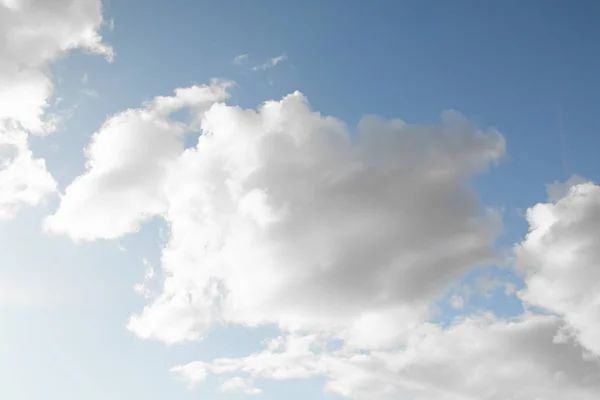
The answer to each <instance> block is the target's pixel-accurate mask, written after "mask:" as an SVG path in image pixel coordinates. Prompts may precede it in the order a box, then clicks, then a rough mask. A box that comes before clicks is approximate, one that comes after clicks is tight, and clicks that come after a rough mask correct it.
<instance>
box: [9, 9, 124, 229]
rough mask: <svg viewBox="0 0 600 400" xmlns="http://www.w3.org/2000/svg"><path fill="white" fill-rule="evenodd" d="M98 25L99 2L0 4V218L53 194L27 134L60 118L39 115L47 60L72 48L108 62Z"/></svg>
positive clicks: (46, 92) (48, 88)
mask: <svg viewBox="0 0 600 400" xmlns="http://www.w3.org/2000/svg"><path fill="white" fill-rule="evenodd" d="M101 24H102V8H101V2H100V1H99V0H64V1H45V0H32V1H23V0H2V1H0V147H2V149H1V150H0V164H1V167H0V175H1V178H0V218H6V217H12V216H14V215H15V214H16V212H17V210H18V209H19V207H20V205H22V204H30V205H35V204H38V203H39V202H40V201H41V200H42V198H43V197H44V196H46V195H47V194H49V193H52V192H54V189H55V183H54V180H53V179H52V177H51V176H50V174H49V173H48V172H47V171H46V167H45V163H44V160H40V159H35V158H34V157H33V156H32V154H31V151H30V150H29V148H28V145H27V135H28V134H31V133H33V134H38V135H44V134H47V133H49V132H51V131H53V130H54V129H56V127H57V123H58V120H59V119H60V115H48V114H46V113H45V110H46V108H47V107H48V105H49V99H50V96H51V94H52V79H51V76H50V71H49V65H50V64H51V63H52V62H53V61H55V60H56V59H57V58H58V57H60V56H61V55H64V54H65V53H67V52H68V51H70V50H73V49H76V48H79V49H84V50H88V51H90V52H93V53H97V54H102V55H104V56H105V57H106V58H108V59H112V57H113V51H112V48H111V47H110V46H108V45H106V44H104V43H103V42H102V38H101V37H100V36H99V34H98V32H97V30H98V28H99V27H100V25H101ZM9 148H12V149H13V150H7V149H9ZM7 152H9V153H14V154H16V155H14V154H13V155H14V156H6V154H7Z"/></svg>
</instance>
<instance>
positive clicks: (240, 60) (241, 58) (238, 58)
mask: <svg viewBox="0 0 600 400" xmlns="http://www.w3.org/2000/svg"><path fill="white" fill-rule="evenodd" d="M246 61H248V54H240V55H238V56H235V57H234V59H233V63H234V64H236V65H241V64H243V63H245V62H246Z"/></svg>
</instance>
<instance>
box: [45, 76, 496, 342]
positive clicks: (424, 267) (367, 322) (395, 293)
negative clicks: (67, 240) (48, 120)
mask: <svg viewBox="0 0 600 400" xmlns="http://www.w3.org/2000/svg"><path fill="white" fill-rule="evenodd" d="M215 93H218V95H217V96H215V95H214V94H215ZM225 93H226V92H225V89H224V87H223V86H219V85H215V84H213V85H211V86H204V87H193V88H188V89H180V90H178V91H177V93H176V94H175V96H170V97H159V98H156V99H154V100H153V101H152V102H150V103H149V104H147V105H146V106H145V107H144V108H141V109H137V110H127V111H125V112H123V113H121V114H118V115H116V116H113V117H111V118H110V119H109V120H108V121H107V122H106V123H105V124H104V126H103V127H102V128H101V129H100V130H99V131H98V132H97V133H96V134H95V135H94V136H93V138H92V141H91V143H90V145H89V147H88V149H87V151H86V154H87V157H88V169H87V172H86V173H85V174H83V175H82V176H80V177H79V178H77V179H76V180H75V181H74V182H73V183H72V185H70V186H69V187H68V188H67V190H66V192H65V195H64V196H63V198H62V200H61V205H60V208H59V209H58V211H57V212H56V214H55V215H53V216H51V217H50V218H49V219H48V220H47V224H46V226H47V227H48V229H50V230H51V231H53V232H56V233H64V234H67V235H69V236H71V237H72V238H73V239H75V240H79V239H86V240H87V239H95V238H116V237H118V236H121V235H123V234H125V233H127V232H132V231H135V230H136V229H137V228H138V226H139V224H140V223H141V222H142V221H144V220H146V219H148V218H150V217H151V216H153V215H159V216H161V217H163V218H164V219H165V220H166V222H167V223H168V226H169V228H170V237H169V240H168V243H167V244H166V246H165V248H164V249H163V254H162V268H163V269H164V272H163V274H162V275H163V276H164V277H165V278H164V279H165V280H164V284H163V292H162V293H161V294H160V295H159V296H158V297H157V298H156V299H155V301H154V302H153V303H152V304H150V305H149V306H147V307H146V308H145V309H144V310H143V311H142V312H141V313H140V314H139V315H135V316H133V317H132V319H131V321H130V323H129V325H128V327H129V329H130V330H131V331H133V332H135V333H136V334H137V335H139V336H140V337H142V338H154V339H159V340H162V341H165V342H167V343H175V342H181V341H184V340H194V339H198V338H200V337H202V335H203V333H204V332H205V331H206V329H208V328H209V327H210V326H211V325H212V324H214V323H215V322H221V321H223V322H228V323H236V324H242V325H246V326H257V325H261V324H277V325H278V326H280V327H281V328H282V329H283V330H286V331H297V330H305V329H311V330H318V331H323V332H328V334H330V335H333V336H335V337H337V338H340V339H342V340H345V341H346V342H347V343H348V344H349V345H353V346H356V347H367V348H370V347H374V348H377V347H381V346H389V345H392V344H394V343H396V342H397V341H398V340H399V339H400V338H402V337H403V335H405V334H406V332H407V330H408V329H409V327H410V326H412V325H414V324H417V323H419V322H420V321H421V320H422V319H424V318H427V317H428V316H429V315H430V314H431V312H432V307H431V300H432V299H433V298H436V297H437V296H438V295H439V294H440V292H441V291H443V290H445V289H447V287H448V285H449V283H451V282H453V281H454V280H455V279H456V278H457V277H459V276H460V275H461V274H463V273H464V272H465V271H468V270H469V269H471V268H474V267H477V266H479V265H482V264H486V263H490V262H493V261H494V259H495V255H494V252H493V243H494V240H495V237H496V235H497V233H498V230H499V227H500V222H499V219H498V216H497V215H496V214H495V213H493V212H490V211H488V210H485V209H483V208H482V207H481V205H480V204H479V202H478V199H477V196H476V194H475V193H474V192H473V191H472V190H471V189H470V188H469V180H470V179H471V178H472V177H473V176H474V175H475V174H478V173H481V172H483V171H484V170H485V169H486V168H487V167H488V165H489V164H490V163H493V162H495V161H496V160H498V159H499V158H500V157H502V156H503V154H504V140H503V138H502V136H501V135H500V134H499V133H498V132H495V131H493V130H490V131H487V132H485V131H482V130H480V129H478V128H477V127H476V126H474V125H473V124H472V123H470V122H469V121H468V120H467V119H465V118H464V117H463V116H461V115H460V114H458V113H457V112H453V111H450V112H446V113H444V114H443V115H442V121H441V123H440V124H439V125H431V126H421V125H411V124H406V123H404V122H402V121H399V120H392V121H386V120H383V119H381V118H379V117H376V116H370V117H366V118H364V119H363V120H362V121H361V122H360V124H359V125H358V127H357V129H356V131H355V132H351V131H350V130H349V129H348V128H347V127H346V125H345V124H344V123H343V122H342V121H340V120H338V119H335V118H333V117H323V116H321V115H320V114H319V113H316V112H314V111H312V110H311V109H310V107H309V105H308V103H307V101H306V99H305V97H304V96H303V95H302V94H300V93H298V92H296V93H294V94H291V95H289V96H286V97H285V98H284V99H282V100H281V101H269V102H267V103H265V104H264V105H263V106H262V107H261V108H260V109H258V110H251V109H250V110H244V109H241V108H239V107H233V106H228V105H226V104H224V103H218V102H219V101H222V100H223V99H224V98H225V97H226V94H225ZM214 102H217V103H215V104H213V103H214ZM211 104H212V106H210V105H211ZM209 106H210V107H209ZM181 107H189V108H191V111H192V116H193V118H192V123H191V125H190V126H187V127H186V126H183V125H182V124H181V123H180V122H175V121H172V120H171V119H170V118H169V114H170V113H171V112H172V111H174V110H177V109H179V108H181ZM193 127H196V128H197V129H200V130H201V132H202V133H201V135H200V137H199V140H198V143H197V146H196V147H194V148H188V149H186V150H184V149H183V144H182V135H183V132H184V130H185V129H191V128H193Z"/></svg>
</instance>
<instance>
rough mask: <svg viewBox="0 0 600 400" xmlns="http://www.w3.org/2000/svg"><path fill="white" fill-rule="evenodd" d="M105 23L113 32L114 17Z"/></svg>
mask: <svg viewBox="0 0 600 400" xmlns="http://www.w3.org/2000/svg"><path fill="white" fill-rule="evenodd" d="M106 25H107V26H108V30H109V31H111V32H113V31H114V30H115V19H114V18H111V19H110V20H109V21H108V22H107V23H106Z"/></svg>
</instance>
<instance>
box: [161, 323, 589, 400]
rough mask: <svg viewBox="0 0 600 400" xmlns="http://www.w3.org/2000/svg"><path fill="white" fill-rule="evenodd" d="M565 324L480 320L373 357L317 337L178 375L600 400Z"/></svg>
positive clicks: (482, 398)
mask: <svg viewBox="0 0 600 400" xmlns="http://www.w3.org/2000/svg"><path fill="white" fill-rule="evenodd" d="M561 324H562V322H561V321H560V320H559V319H558V318H555V317H531V316H530V317H525V318H523V319H521V320H519V321H514V322H506V321H501V320H497V319H495V318H494V317H493V316H489V315H482V316H477V317H470V318H466V319H460V320H457V321H455V323H454V324H453V325H451V326H450V327H448V328H446V329H442V328H440V327H439V326H436V325H432V324H424V325H421V326H419V327H416V328H415V329H414V330H413V331H412V332H411V334H410V335H409V336H408V338H407V341H406V344H405V346H404V347H403V348H402V349H401V350H395V351H390V352H377V351H374V352H370V353H367V354H365V353H364V352H363V353H357V352H352V351H349V350H348V349H341V350H337V351H331V350H327V349H326V348H325V347H324V346H323V343H322V342H320V341H319V338H317V337H314V336H305V337H299V336H288V337H282V338H278V339H275V340H273V341H272V342H270V343H269V345H268V348H267V349H266V350H264V351H263V352H260V353H256V354H252V355H250V356H248V357H244V358H239V359H216V360H213V361H212V362H210V363H203V362H193V363H190V364H187V365H180V366H176V367H174V368H173V369H172V372H173V373H175V374H177V375H179V376H180V377H181V378H182V379H184V380H186V381H188V382H189V383H190V384H194V383H198V382H202V381H203V380H204V379H206V377H207V376H208V375H209V374H216V375H232V374H234V375H235V376H236V377H237V378H238V379H240V380H243V379H255V380H256V379H258V380H261V379H276V380H285V379H299V378H310V377H316V376H321V375H322V376H325V377H326V386H325V389H326V390H327V391H329V392H333V393H336V394H339V395H342V396H345V397H351V398H355V399H369V400H380V399H398V398H402V399H407V400H475V399H477V400H505V399H514V400H529V399H544V400H562V399H565V398H573V399H578V400H588V399H589V400H592V399H596V398H597V397H598V393H600V364H599V363H598V360H597V359H594V358H593V357H589V355H587V354H586V352H585V351H584V350H583V349H582V348H581V347H579V345H578V344H577V343H575V342H572V341H567V342H557V341H556V340H555V336H556V334H557V332H559V331H560V329H561ZM240 375H242V376H244V377H242V376H240Z"/></svg>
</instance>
